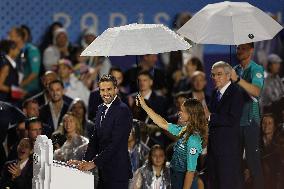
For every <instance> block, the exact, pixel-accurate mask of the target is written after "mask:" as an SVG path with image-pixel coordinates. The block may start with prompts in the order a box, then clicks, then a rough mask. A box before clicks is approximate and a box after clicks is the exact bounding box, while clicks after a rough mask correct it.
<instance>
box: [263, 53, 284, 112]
mask: <svg viewBox="0 0 284 189" xmlns="http://www.w3.org/2000/svg"><path fill="white" fill-rule="evenodd" d="M281 62H282V59H281V58H280V57H279V56H278V55H276V54H271V55H269V56H268V64H267V72H268V75H267V77H266V79H265V80H264V85H263V90H262V94H261V101H260V102H261V105H262V106H263V111H264V112H266V111H267V108H269V106H278V104H277V102H278V101H280V100H281V98H284V84H283V82H282V80H281V78H280V77H279V73H280V69H281ZM275 102H276V103H275ZM274 103H275V104H274ZM272 109H275V107H272ZM276 109H277V108H276ZM276 109H275V110H276ZM275 110H274V112H276V111H275Z"/></svg>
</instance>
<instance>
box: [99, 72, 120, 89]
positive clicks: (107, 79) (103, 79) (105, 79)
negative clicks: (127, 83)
mask: <svg viewBox="0 0 284 189" xmlns="http://www.w3.org/2000/svg"><path fill="white" fill-rule="evenodd" d="M102 82H112V84H113V86H114V87H115V88H116V87H117V81H116V79H115V77H113V76H112V75H110V74H105V75H103V76H102V77H101V78H100V80H99V83H98V85H100V83H102Z"/></svg>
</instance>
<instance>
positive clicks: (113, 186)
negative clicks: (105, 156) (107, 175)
mask: <svg viewBox="0 0 284 189" xmlns="http://www.w3.org/2000/svg"><path fill="white" fill-rule="evenodd" d="M128 184H129V182H128V181H127V182H113V181H110V182H103V181H99V185H98V189H128Z"/></svg>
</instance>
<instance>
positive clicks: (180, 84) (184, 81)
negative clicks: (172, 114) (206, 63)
mask: <svg viewBox="0 0 284 189" xmlns="http://www.w3.org/2000/svg"><path fill="white" fill-rule="evenodd" d="M195 71H201V72H203V71H204V68H203V64H202V62H201V61H200V60H199V59H198V58H196V57H192V58H191V59H189V60H188V61H187V62H186V64H184V66H183V70H182V69H181V70H177V71H175V72H174V73H173V75H172V77H173V79H174V85H173V92H179V91H188V90H190V89H191V86H192V81H191V80H192V76H193V74H194V72H195ZM182 72H184V73H182ZM179 75H181V76H179ZM178 76H179V77H178Z"/></svg>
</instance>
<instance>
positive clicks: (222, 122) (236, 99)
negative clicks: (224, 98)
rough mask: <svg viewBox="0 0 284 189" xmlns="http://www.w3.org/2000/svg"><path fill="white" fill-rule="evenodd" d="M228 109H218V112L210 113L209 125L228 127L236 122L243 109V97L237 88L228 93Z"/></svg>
mask: <svg viewBox="0 0 284 189" xmlns="http://www.w3.org/2000/svg"><path fill="white" fill-rule="evenodd" d="M230 96H231V97H230V102H228V103H230V104H229V106H230V107H229V111H220V112H219V113H212V114H211V115H210V122H209V123H210V125H214V126H218V127H230V126H233V125H235V124H234V123H236V122H238V121H239V119H240V117H241V113H242V109H243V98H242V95H241V93H240V91H239V90H238V89H236V90H235V91H233V93H232V94H230Z"/></svg>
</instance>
